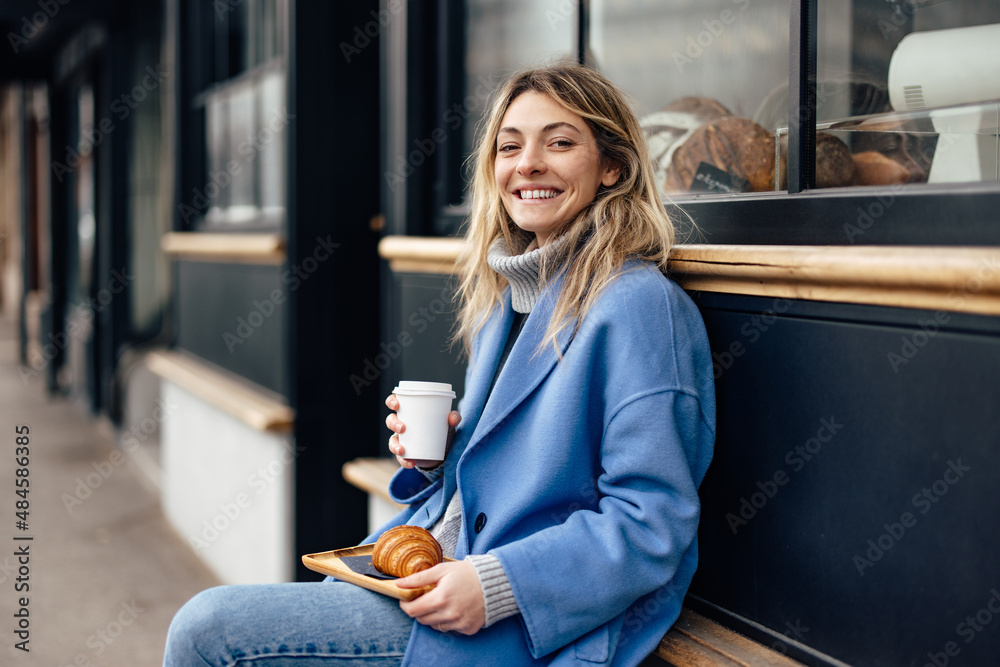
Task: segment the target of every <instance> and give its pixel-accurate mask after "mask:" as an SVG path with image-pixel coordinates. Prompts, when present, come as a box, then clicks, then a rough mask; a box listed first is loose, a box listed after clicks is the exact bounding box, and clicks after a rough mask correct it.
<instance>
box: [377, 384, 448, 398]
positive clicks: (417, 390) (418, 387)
mask: <svg viewBox="0 0 1000 667" xmlns="http://www.w3.org/2000/svg"><path fill="white" fill-rule="evenodd" d="M392 393H394V394H403V395H406V394H410V395H416V396H421V395H423V396H428V395H436V396H450V397H451V398H455V392H454V391H452V389H451V385H450V384H448V383H447V382H417V381H413V380H400V382H399V385H398V386H397V387H396V388H395V389H393V390H392Z"/></svg>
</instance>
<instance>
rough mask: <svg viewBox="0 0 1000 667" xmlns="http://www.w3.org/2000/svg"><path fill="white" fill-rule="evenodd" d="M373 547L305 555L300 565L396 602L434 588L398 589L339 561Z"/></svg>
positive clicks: (363, 554)
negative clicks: (343, 557) (386, 596)
mask: <svg viewBox="0 0 1000 667" xmlns="http://www.w3.org/2000/svg"><path fill="white" fill-rule="evenodd" d="M374 547H375V545H373V544H362V545H361V546H359V547H350V548H347V549H335V550H333V551H324V552H323V553H318V554H306V555H305V556H303V557H302V564H303V565H305V566H306V567H307V568H309V569H310V570H313V571H314V572H320V573H322V574H328V575H330V576H331V577H334V578H336V579H339V580H340V581H346V582H349V583H352V584H355V585H356V586H361V588H367V589H368V590H370V591H375V592H376V593H381V594H382V595H388V596H389V597H392V598H396V599H397V600H413V599H415V598H418V597H420V596H421V595H423V594H424V593H426V592H427V591H429V590H432V589H433V588H434V587H433V586H424V587H423V588H400V587H399V586H397V585H396V582H395V581H393V580H391V579H374V578H372V577H369V576H367V575H364V574H358V573H357V572H355V571H354V570H352V569H351V568H349V567H347V566H346V565H344V563H342V562H341V561H340V559H341V557H342V556H370V555H371V553H372V549H373V548H374ZM445 560H446V561H453V560H455V559H454V558H445Z"/></svg>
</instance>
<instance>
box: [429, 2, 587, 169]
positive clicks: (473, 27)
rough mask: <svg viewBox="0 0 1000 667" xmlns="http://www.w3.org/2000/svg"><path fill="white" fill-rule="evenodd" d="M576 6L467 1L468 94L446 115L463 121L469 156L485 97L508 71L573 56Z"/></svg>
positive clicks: (567, 4)
mask: <svg viewBox="0 0 1000 667" xmlns="http://www.w3.org/2000/svg"><path fill="white" fill-rule="evenodd" d="M576 4H577V3H576V2H566V1H565V0H544V1H539V0H512V1H511V2H496V1H495V0H468V1H467V2H466V10H465V11H466V20H467V32H466V39H467V44H468V49H467V51H466V56H465V71H466V87H465V94H466V97H465V100H464V102H463V104H462V105H461V109H460V110H459V111H458V112H457V115H448V114H446V118H445V121H446V122H449V123H450V122H452V121H451V119H453V118H454V119H458V118H459V117H460V118H461V119H462V122H463V123H464V129H465V140H464V145H465V147H466V154H468V153H469V152H471V150H472V146H473V145H474V143H473V142H474V140H475V136H474V135H475V130H476V126H477V124H478V123H479V119H480V118H481V117H482V115H483V113H484V112H485V109H486V102H487V98H488V96H489V94H490V93H492V92H493V90H494V89H495V88H496V87H497V85H498V84H499V83H500V81H501V79H502V78H503V77H504V76H505V75H507V74H508V73H510V72H512V71H514V70H517V69H520V68H522V67H528V66H531V65H543V64H545V63H547V62H549V61H552V60H556V59H559V58H567V57H571V56H572V53H573V30H574V28H575V25H576V23H575V21H576V18H575V14H576V11H575V8H576ZM456 127H457V126H456Z"/></svg>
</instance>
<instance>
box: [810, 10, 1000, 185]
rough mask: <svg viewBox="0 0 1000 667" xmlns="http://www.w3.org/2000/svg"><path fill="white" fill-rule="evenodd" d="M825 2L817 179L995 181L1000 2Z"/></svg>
mask: <svg viewBox="0 0 1000 667" xmlns="http://www.w3.org/2000/svg"><path fill="white" fill-rule="evenodd" d="M821 4H823V5H824V6H826V7H827V10H826V14H825V15H821V17H820V19H821V22H820V24H819V30H818V47H819V49H818V61H817V85H816V102H817V104H816V110H817V128H816V129H817V145H816V152H817V170H816V185H817V187H836V186H848V185H876V186H897V185H903V184H907V183H973V182H982V181H994V182H995V181H997V154H998V119H997V116H998V113H1000V3H997V2H991V1H988V0H948V1H946V2H944V1H941V0H890V1H887V0H878V1H877V2H876V1H875V0H864V1H862V0H855V1H854V2H851V1H849V0H838V1H836V2H829V3H827V2H824V3H821ZM824 19H825V20H824ZM841 156H849V157H850V159H849V160H845V159H844V157H841Z"/></svg>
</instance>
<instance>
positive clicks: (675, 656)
mask: <svg viewBox="0 0 1000 667" xmlns="http://www.w3.org/2000/svg"><path fill="white" fill-rule="evenodd" d="M398 468H399V464H398V463H396V460H395V459H391V458H362V459H355V460H354V461H350V462H348V463H345V464H344V467H343V470H342V472H343V475H344V479H346V480H347V481H348V482H350V483H351V484H353V485H354V486H356V487H358V488H359V489H361V490H362V491H365V492H366V493H368V496H369V518H370V519H372V518H374V517H373V516H372V506H373V505H372V503H373V499H375V500H377V501H378V502H381V503H390V504H391V505H389V506H388V507H392V506H395V507H399V505H396V503H394V502H393V501H392V499H391V498H390V497H389V479H390V478H391V477H392V475H393V474H394V473H395V472H396V470H397V469H398ZM373 523H376V522H373ZM372 529H374V526H372ZM643 664H644V665H646V666H647V667H652V665H662V664H668V665H675V666H676V667H756V666H757V665H770V666H771V667H801V665H802V663H800V662H796V661H795V660H792V659H791V658H789V657H787V656H786V655H784V653H782V652H780V651H777V650H775V649H773V648H769V647H767V646H764V645H763V644H761V643H759V642H756V641H754V640H752V639H749V638H747V637H745V636H743V635H741V634H739V633H738V632H735V631H733V630H730V629H729V628H726V627H725V626H722V625H720V624H718V623H716V622H715V621H712V620H710V619H708V618H706V617H705V616H702V615H701V614H699V613H697V612H695V611H693V610H691V609H688V608H687V607H685V608H684V609H683V610H681V615H680V618H678V619H677V622H676V623H675V624H674V626H673V627H672V628H671V629H670V631H669V632H667V634H666V635H665V636H664V637H663V639H661V640H660V645H659V646H658V647H657V649H656V651H654V653H653V655H651V656H650V657H649V658H648V659H647V660H646V661H645V662H644V663H643Z"/></svg>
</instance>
